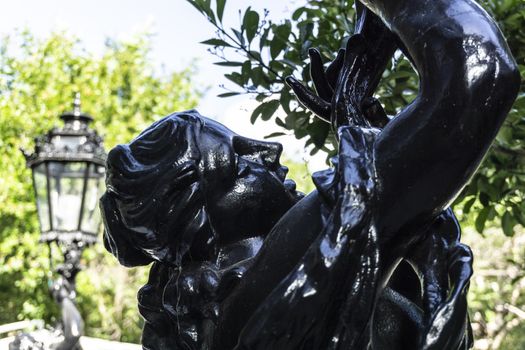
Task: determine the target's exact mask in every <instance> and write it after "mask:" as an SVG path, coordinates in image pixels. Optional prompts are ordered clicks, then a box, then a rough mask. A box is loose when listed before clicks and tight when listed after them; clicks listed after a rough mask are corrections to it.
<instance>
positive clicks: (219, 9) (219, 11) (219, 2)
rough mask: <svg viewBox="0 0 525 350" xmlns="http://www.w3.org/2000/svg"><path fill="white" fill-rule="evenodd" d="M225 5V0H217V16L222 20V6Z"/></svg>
mask: <svg viewBox="0 0 525 350" xmlns="http://www.w3.org/2000/svg"><path fill="white" fill-rule="evenodd" d="M225 6H226V0H217V18H218V19H219V21H220V22H222V16H223V15H224V8H225Z"/></svg>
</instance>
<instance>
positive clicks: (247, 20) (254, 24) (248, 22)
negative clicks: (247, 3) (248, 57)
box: [242, 8, 259, 43]
mask: <svg viewBox="0 0 525 350" xmlns="http://www.w3.org/2000/svg"><path fill="white" fill-rule="evenodd" d="M242 25H243V27H244V29H245V30H246V38H247V39H248V42H250V43H251V42H252V40H253V38H254V37H255V34H257V30H258V29H259V14H258V13H257V12H255V11H253V10H251V9H250V8H248V9H247V10H246V13H245V14H244V19H243V21H242Z"/></svg>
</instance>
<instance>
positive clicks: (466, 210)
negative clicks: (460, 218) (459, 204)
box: [463, 197, 476, 214]
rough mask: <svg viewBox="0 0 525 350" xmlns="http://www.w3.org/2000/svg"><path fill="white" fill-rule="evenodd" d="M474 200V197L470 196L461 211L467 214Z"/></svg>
mask: <svg viewBox="0 0 525 350" xmlns="http://www.w3.org/2000/svg"><path fill="white" fill-rule="evenodd" d="M475 202H476V197H472V198H470V199H469V200H468V201H466V202H465V204H464V205H463V213H465V214H468V213H469V212H470V209H471V208H472V205H474V203H475Z"/></svg>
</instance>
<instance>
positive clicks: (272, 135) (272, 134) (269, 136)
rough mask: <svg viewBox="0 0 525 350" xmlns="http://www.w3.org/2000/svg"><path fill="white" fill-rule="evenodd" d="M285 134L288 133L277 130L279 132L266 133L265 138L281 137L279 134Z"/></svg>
mask: <svg viewBox="0 0 525 350" xmlns="http://www.w3.org/2000/svg"><path fill="white" fill-rule="evenodd" d="M283 135H286V134H285V133H284V132H281V131H277V132H272V133H271V134H270V135H266V136H265V137H264V138H265V139H271V138H272V137H279V136H283Z"/></svg>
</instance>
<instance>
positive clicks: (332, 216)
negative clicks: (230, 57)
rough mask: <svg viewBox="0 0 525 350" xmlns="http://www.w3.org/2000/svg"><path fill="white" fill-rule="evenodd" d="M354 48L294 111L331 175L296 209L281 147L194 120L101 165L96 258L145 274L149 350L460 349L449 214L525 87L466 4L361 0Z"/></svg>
mask: <svg viewBox="0 0 525 350" xmlns="http://www.w3.org/2000/svg"><path fill="white" fill-rule="evenodd" d="M357 7H358V14H359V19H358V25H357V30H356V33H355V34H354V35H353V36H352V37H351V38H350V39H349V40H348V43H347V45H346V49H345V50H342V51H341V52H340V54H339V56H338V57H337V59H336V60H335V61H334V62H332V63H331V64H330V65H329V67H328V68H327V69H326V70H325V69H324V68H323V65H322V62H321V60H320V55H319V54H318V53H317V51H315V50H311V52H310V55H311V59H312V78H313V80H314V83H315V88H316V91H317V95H315V94H313V93H311V92H310V91H309V90H308V89H306V88H305V87H304V86H303V85H301V84H300V83H299V82H297V81H296V80H294V79H293V78H289V79H288V83H289V85H290V86H291V87H292V88H293V90H294V91H295V93H296V94H297V96H298V98H299V99H300V100H301V101H302V102H303V103H304V105H305V106H306V107H307V108H309V109H311V110H312V111H313V112H314V113H316V114H317V115H318V116H319V117H320V118H322V119H324V120H326V121H327V122H330V123H331V124H332V125H333V127H334V130H336V132H337V136H338V140H339V153H338V155H337V156H336V157H335V158H334V159H333V167H332V168H331V169H328V170H326V171H323V172H319V173H316V174H315V175H314V182H315V184H316V187H317V190H315V191H314V192H312V193H311V194H309V195H308V196H306V197H304V198H302V196H301V195H300V194H298V193H297V192H296V191H295V186H294V184H293V182H291V181H290V180H285V175H286V168H284V167H282V166H281V165H280V163H279V156H280V153H281V145H279V144H277V143H270V142H261V141H255V140H251V139H247V138H244V137H242V136H239V135H237V134H235V133H233V132H232V131H230V130H228V129H227V128H225V127H224V126H222V125H220V124H218V123H217V122H214V121H212V120H210V119H207V118H205V117H202V116H200V115H199V114H198V113H197V112H196V111H187V112H182V113H176V114H173V115H170V116H168V117H166V118H164V119H162V120H160V121H158V122H156V123H155V124H153V125H152V126H151V127H149V128H148V129H146V130H145V131H144V132H142V133H141V134H140V135H139V136H138V137H137V138H136V139H134V140H133V141H132V142H131V143H130V144H128V145H122V146H118V147H116V148H115V149H114V150H112V151H111V152H110V154H109V157H108V177H107V192H106V194H105V195H104V196H103V198H102V199H101V204H102V211H103V216H104V221H105V228H106V232H105V236H104V238H105V244H106V247H107V248H108V250H110V251H111V252H112V253H113V254H114V255H115V256H116V257H117V258H118V259H119V261H120V262H121V263H122V264H123V265H126V266H136V265H145V264H149V263H153V265H152V268H151V272H150V277H149V281H148V284H146V285H145V286H144V287H143V288H142V289H141V290H140V292H139V309H140V312H141V314H142V316H143V317H144V318H145V320H146V325H145V328H144V334H143V346H144V348H145V349H151V350H160V349H213V350H227V349H236V350H241V349H260V350H262V349H374V350H377V349H385V350H386V349H389V350H392V349H404V350H406V349H436V350H437V349H439V350H444V349H451V350H456V349H467V348H469V347H470V346H471V345H472V335H471V330H470V325H469V319H468V313H467V301H466V294H467V290H468V284H469V279H470V276H471V274H472V254H471V252H470V250H469V248H468V247H466V246H465V245H463V244H461V243H460V229H459V225H458V223H457V221H456V219H455V217H454V214H453V213H452V211H451V210H450V209H447V208H448V205H449V203H451V201H452V200H453V199H454V198H455V197H456V196H457V194H458V193H459V192H460V190H461V189H462V187H463V186H464V185H465V183H466V182H467V181H468V179H469V178H470V177H471V176H472V174H473V173H474V171H475V170H476V168H477V166H478V165H479V162H480V161H481V159H482V157H483V156H484V154H485V153H486V151H487V149H488V147H489V146H490V144H491V142H492V140H493V139H494V137H495V135H496V133H497V131H498V129H499V127H500V126H501V123H502V122H503V120H504V119H505V116H506V115H507V112H508V111H509V109H510V107H511V105H512V103H513V101H514V99H515V97H516V95H517V91H518V88H519V83H520V77H519V74H518V71H517V68H516V64H515V62H514V60H513V58H512V56H511V54H510V52H509V49H508V47H507V45H506V43H505V41H504V39H503V37H502V35H501V33H500V31H499V29H498V28H497V26H496V25H495V24H494V22H493V20H492V19H491V18H490V17H489V16H488V15H487V13H486V12H485V11H484V10H483V9H481V8H480V7H479V6H478V5H477V4H476V3H475V2H473V1H468V0H436V1H433V2H428V1H422V0H399V1H387V0H366V1H363V2H362V3H358V4H357ZM397 48H399V49H401V50H402V51H403V52H404V53H405V54H406V55H407V56H408V57H409V58H410V60H411V61H412V63H413V65H414V67H415V68H416V69H417V71H418V73H419V77H420V93H419V95H418V97H417V98H416V100H415V101H414V102H413V103H412V104H410V105H408V106H406V107H405V108H404V109H403V110H402V111H401V112H400V113H399V114H398V115H396V116H395V117H393V118H388V117H387V116H386V115H385V113H384V111H383V110H382V108H381V105H380V104H379V102H378V101H377V100H375V99H374V98H373V97H372V95H373V93H374V90H375V89H376V87H377V84H378V81H379V79H380V77H381V74H382V72H383V70H384V67H385V65H386V63H387V61H388V60H389V59H390V58H391V56H392V55H393V53H394V51H395V50H396V49H397Z"/></svg>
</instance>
